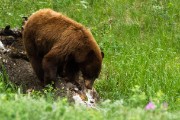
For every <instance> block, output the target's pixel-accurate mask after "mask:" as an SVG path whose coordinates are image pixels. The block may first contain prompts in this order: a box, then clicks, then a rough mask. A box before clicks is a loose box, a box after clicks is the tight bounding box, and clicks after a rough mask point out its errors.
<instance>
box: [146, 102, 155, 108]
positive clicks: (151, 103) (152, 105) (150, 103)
mask: <svg viewBox="0 0 180 120" xmlns="http://www.w3.org/2000/svg"><path fill="white" fill-rule="evenodd" d="M155 108H156V106H155V104H154V103H153V102H149V103H148V104H147V105H146V107H145V109H146V110H154V109H155Z"/></svg>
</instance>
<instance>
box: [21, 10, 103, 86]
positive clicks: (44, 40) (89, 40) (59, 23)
mask: <svg viewBox="0 0 180 120" xmlns="http://www.w3.org/2000/svg"><path fill="white" fill-rule="evenodd" d="M23 40H24V45H25V49H26V52H27V55H28V57H29V60H30V62H31V64H32V67H33V69H34V71H35V73H36V75H37V76H38V78H39V79H40V80H41V81H42V82H43V83H44V84H45V85H47V84H49V83H51V82H52V81H54V82H55V80H56V78H57V75H60V76H66V77H68V79H69V80H70V81H72V82H73V81H75V79H76V77H77V75H78V72H79V71H81V72H82V74H83V78H84V79H85V84H86V87H87V88H91V87H92V85H93V82H94V80H95V79H96V78H97V77H98V75H99V73H100V70H101V65H102V59H103V53H102V52H101V50H100V48H99V46H98V45H97V43H96V41H95V40H94V38H93V36H92V34H91V32H90V31H89V30H87V29H86V28H85V27H84V26H82V25H81V24H79V23H77V22H75V21H74V20H72V19H70V18H68V17H66V16H64V15H62V14H61V13H57V12H55V11H53V10H51V9H42V10H39V11H37V12H35V13H34V14H32V15H31V16H30V17H29V18H28V20H27V22H26V23H25V25H24V30H23Z"/></svg>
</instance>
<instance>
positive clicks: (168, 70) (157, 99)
mask: <svg viewBox="0 0 180 120" xmlns="http://www.w3.org/2000/svg"><path fill="white" fill-rule="evenodd" d="M179 6H180V1H179V0H37V1H36V0H0V28H3V27H4V26H5V25H11V27H12V28H14V27H17V28H20V27H21V23H22V17H23V16H29V15H31V14H32V13H33V12H35V11H37V10H39V9H41V8H52V9H54V10H56V11H59V12H62V13H64V14H65V15H67V16H69V17H71V18H72V19H74V20H76V21H78V22H80V23H82V24H83V25H85V26H86V27H88V28H89V29H91V31H92V34H93V35H94V37H95V39H96V40H97V42H98V44H99V45H100V47H101V49H102V51H103V52H104V54H105V57H104V60H103V68H102V72H101V75H100V77H99V78H98V79H97V80H96V82H95V86H94V87H95V88H96V90H97V91H98V93H99V94H100V97H101V98H102V102H100V103H99V105H98V106H97V109H90V108H84V107H79V106H76V105H71V104H68V103H67V101H66V99H59V100H53V98H51V94H53V93H52V91H48V92H46V94H45V95H44V94H43V95H42V94H40V93H38V92H37V93H36V92H35V93H33V94H32V95H30V94H22V93H21V92H20V89H18V88H14V87H13V85H11V84H10V83H9V82H7V81H6V80H5V79H4V76H5V77H6V75H5V74H4V72H2V71H0V118H1V119H8V120H11V119H17V120H19V119H21V120H24V119H33V120H44V119H45V120H49V119H53V120H56V119H57V120H59V119H62V120H63V119H66V120H69V119H75V120H79V119H82V120H85V119H86V120H125V119H127V120H147V119H152V120H166V119H173V120H174V119H177V120H178V119H180V117H179V114H180V8H179ZM149 102H153V104H154V105H155V106H156V107H155V108H154V109H153V110H146V109H145V106H146V105H147V104H148V103H149Z"/></svg>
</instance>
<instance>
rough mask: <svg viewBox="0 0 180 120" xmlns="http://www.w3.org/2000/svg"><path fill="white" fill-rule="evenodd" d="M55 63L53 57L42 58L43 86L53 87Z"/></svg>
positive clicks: (55, 73)
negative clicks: (51, 85)
mask: <svg viewBox="0 0 180 120" xmlns="http://www.w3.org/2000/svg"><path fill="white" fill-rule="evenodd" d="M57 66H58V65H57V63H56V60H54V57H52V56H48V55H46V56H45V57H44V58H43V71H44V85H45V86H46V85H48V84H52V83H53V82H54V83H53V87H55V82H56V77H57Z"/></svg>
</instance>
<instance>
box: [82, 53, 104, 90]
mask: <svg viewBox="0 0 180 120" xmlns="http://www.w3.org/2000/svg"><path fill="white" fill-rule="evenodd" d="M103 58H104V53H103V52H101V54H97V53H96V52H94V51H93V50H92V51H90V52H89V53H88V54H87V56H86V58H85V61H84V62H82V63H81V64H80V71H81V72H82V74H83V78H84V80H85V86H86V88H88V89H92V86H93V83H94V81H95V79H96V78H98V76H99V74H100V71H101V66H102V59H103Z"/></svg>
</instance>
